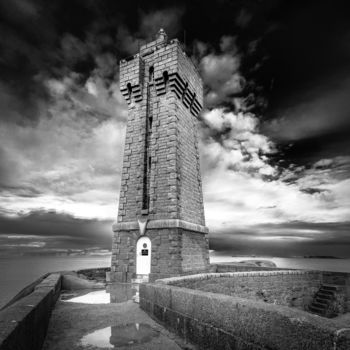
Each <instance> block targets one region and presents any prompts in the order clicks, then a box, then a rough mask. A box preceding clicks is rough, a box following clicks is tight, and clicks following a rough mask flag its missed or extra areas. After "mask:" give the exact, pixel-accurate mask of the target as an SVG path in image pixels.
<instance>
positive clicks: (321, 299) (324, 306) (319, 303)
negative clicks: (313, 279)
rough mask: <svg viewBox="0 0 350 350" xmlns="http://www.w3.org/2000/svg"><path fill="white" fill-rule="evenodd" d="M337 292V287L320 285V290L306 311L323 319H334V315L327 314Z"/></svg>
mask: <svg viewBox="0 0 350 350" xmlns="http://www.w3.org/2000/svg"><path fill="white" fill-rule="evenodd" d="M338 290H339V286H337V285H332V284H322V285H321V287H320V289H319V290H318V291H317V293H316V294H315V296H314V299H313V301H312V303H311V305H310V306H309V307H308V310H309V311H310V312H311V313H313V314H316V315H319V316H323V317H329V318H330V317H334V316H336V315H333V314H330V313H329V308H330V306H331V303H332V302H333V301H334V299H335V296H336V293H337V292H338Z"/></svg>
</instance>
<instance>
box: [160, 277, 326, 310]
mask: <svg viewBox="0 0 350 350" xmlns="http://www.w3.org/2000/svg"><path fill="white" fill-rule="evenodd" d="M321 282H322V273H321V272H317V271H297V270H295V271H294V270H286V271H251V272H233V273H232V272H231V273H212V274H202V275H192V276H188V277H187V278H186V277H185V278H178V279H171V278H170V279H167V280H164V281H163V283H168V284H173V285H176V286H178V287H185V288H190V289H196V290H202V291H205V292H214V293H221V294H226V295H231V296H236V297H240V298H245V299H251V300H255V301H264V302H267V303H272V304H278V305H285V306H290V307H297V308H300V309H302V310H306V309H307V307H308V306H309V305H310V303H311V302H312V299H313V297H314V294H315V293H316V292H317V291H318V290H319V288H320V286H321Z"/></svg>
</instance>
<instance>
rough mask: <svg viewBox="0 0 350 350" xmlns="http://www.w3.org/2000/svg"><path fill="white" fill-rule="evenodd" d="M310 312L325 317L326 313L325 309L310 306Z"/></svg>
mask: <svg viewBox="0 0 350 350" xmlns="http://www.w3.org/2000/svg"><path fill="white" fill-rule="evenodd" d="M309 311H311V312H312V313H314V314H317V315H321V316H323V315H324V312H325V310H324V309H320V308H318V307H315V306H312V305H310V306H309Z"/></svg>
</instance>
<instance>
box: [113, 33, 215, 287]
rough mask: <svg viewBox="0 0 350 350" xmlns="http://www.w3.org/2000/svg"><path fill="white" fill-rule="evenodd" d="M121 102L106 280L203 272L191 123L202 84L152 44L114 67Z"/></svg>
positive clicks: (165, 45)
mask: <svg viewBox="0 0 350 350" xmlns="http://www.w3.org/2000/svg"><path fill="white" fill-rule="evenodd" d="M120 90H121V92H122V94H123V96H124V97H125V99H126V101H127V103H128V122H127V129H126V138H125V149H124V160H123V170H122V177H121V189H120V197H119V211H118V220H117V222H116V223H115V224H114V225H113V231H114V235H113V249H112V268H111V280H114V281H119V282H129V281H130V280H131V279H133V278H136V277H140V275H142V276H143V277H146V278H144V279H147V278H149V280H150V281H153V280H155V279H157V278H162V277H170V276H177V275H181V274H188V273H194V272H199V271H205V270H207V269H208V266H209V255H208V239H207V234H208V228H207V227H206V226H205V221H204V209H203V195H202V182H201V174H200V166H199V153H198V136H197V117H198V114H199V112H200V110H201V108H202V103H203V86H202V80H201V78H200V76H199V74H198V71H197V70H196V67H195V66H194V64H193V63H192V61H191V60H190V59H189V58H188V57H187V56H186V53H185V52H184V51H183V49H182V47H181V44H180V42H179V41H178V40H176V39H175V40H170V41H169V40H168V38H167V35H166V34H165V32H164V31H163V30H162V29H161V30H160V31H159V33H158V34H157V38H156V40H155V41H152V42H150V43H148V44H146V45H144V46H141V48H140V51H139V53H137V54H136V55H135V56H133V57H130V58H127V59H124V60H122V61H121V62H120Z"/></svg>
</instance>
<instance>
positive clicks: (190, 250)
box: [110, 220, 209, 282]
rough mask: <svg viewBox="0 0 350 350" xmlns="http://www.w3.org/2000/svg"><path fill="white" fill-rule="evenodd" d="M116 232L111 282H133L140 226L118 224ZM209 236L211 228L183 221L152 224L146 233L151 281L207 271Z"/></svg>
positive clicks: (159, 221) (114, 229) (160, 221)
mask: <svg viewBox="0 0 350 350" xmlns="http://www.w3.org/2000/svg"><path fill="white" fill-rule="evenodd" d="M164 226H168V227H164ZM171 226H172V227H171ZM113 231H114V235H113V246H112V267H111V275H110V279H111V282H131V279H133V278H135V277H136V275H137V271H138V269H139V267H137V263H138V261H140V260H139V259H138V258H137V254H138V253H139V252H137V251H136V246H137V241H138V240H139V238H140V237H143V236H140V230H139V229H138V225H137V223H123V224H116V225H114V227H113ZM207 233H208V229H207V227H204V226H201V225H195V224H191V223H187V222H185V221H181V220H154V221H151V222H150V223H149V224H148V227H147V230H146V233H145V236H146V237H148V238H149V239H150V241H151V249H150V264H151V268H150V274H149V281H150V282H153V281H155V280H156V279H159V278H166V277H174V276H181V275H185V274H192V273H200V272H207V271H208V270H209V249H208V248H209V244H208V238H207Z"/></svg>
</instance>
